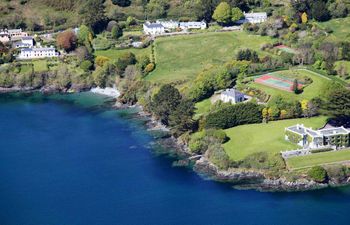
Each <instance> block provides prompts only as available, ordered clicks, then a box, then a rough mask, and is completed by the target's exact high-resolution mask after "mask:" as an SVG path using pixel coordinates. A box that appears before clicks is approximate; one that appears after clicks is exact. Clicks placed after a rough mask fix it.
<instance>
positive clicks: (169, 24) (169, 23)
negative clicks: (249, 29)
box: [143, 12, 267, 36]
mask: <svg viewBox="0 0 350 225" xmlns="http://www.w3.org/2000/svg"><path fill="white" fill-rule="evenodd" d="M266 20H267V13H266V12H258V13H254V12H252V13H244V18H243V19H241V20H239V21H237V23H238V24H243V23H252V24H256V23H263V22H265V21H266ZM206 28H207V23H206V22H205V21H200V22H196V21H192V22H179V21H173V20H157V21H156V22H155V23H151V22H149V21H147V22H146V23H144V24H143V31H144V33H145V34H148V35H154V36H155V35H162V34H164V33H165V32H167V31H172V30H176V29H181V30H183V31H187V30H191V29H206Z"/></svg>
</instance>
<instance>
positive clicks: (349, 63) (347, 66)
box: [335, 60, 350, 83]
mask: <svg viewBox="0 0 350 225" xmlns="http://www.w3.org/2000/svg"><path fill="white" fill-rule="evenodd" d="M340 65H343V66H344V67H345V69H346V70H347V72H348V73H349V74H350V61H344V60H341V61H337V62H335V69H338V68H339V66H340ZM339 78H340V77H339ZM340 79H342V78H340ZM343 80H345V79H343ZM345 81H346V82H347V83H350V79H346V80H345Z"/></svg>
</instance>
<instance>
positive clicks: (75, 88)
mask: <svg viewBox="0 0 350 225" xmlns="http://www.w3.org/2000/svg"><path fill="white" fill-rule="evenodd" d="M90 89H91V86H85V85H75V84H73V85H71V86H70V87H69V88H60V87H58V86H55V85H48V86H42V87H18V86H13V87H0V93H11V92H34V91H39V92H41V93H44V94H53V93H73V92H83V91H88V90H90Z"/></svg>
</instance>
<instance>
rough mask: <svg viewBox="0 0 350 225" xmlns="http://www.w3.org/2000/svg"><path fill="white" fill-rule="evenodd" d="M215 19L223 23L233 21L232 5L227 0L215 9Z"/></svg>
mask: <svg viewBox="0 0 350 225" xmlns="http://www.w3.org/2000/svg"><path fill="white" fill-rule="evenodd" d="M213 19H215V20H216V21H217V22H218V23H222V24H226V23H229V22H231V6H230V5H229V4H228V3H227V2H221V3H220V4H219V5H218V6H217V7H216V9H215V11H214V14H213Z"/></svg>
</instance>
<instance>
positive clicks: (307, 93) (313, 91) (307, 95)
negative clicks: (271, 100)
mask: <svg viewBox="0 0 350 225" xmlns="http://www.w3.org/2000/svg"><path fill="white" fill-rule="evenodd" d="M275 73H277V74H280V75H283V74H288V75H289V76H290V73H292V72H291V71H290V70H285V71H278V72H275ZM297 73H298V74H299V75H305V76H308V77H310V78H311V79H312V80H313V82H312V84H310V85H308V86H307V87H305V88H304V91H303V92H302V93H301V94H298V95H297V94H294V93H292V92H288V91H283V90H279V89H276V88H272V87H268V86H265V85H263V84H257V83H254V82H252V83H251V84H249V85H250V86H251V87H254V88H257V89H261V90H263V91H265V92H266V93H267V94H269V95H271V96H272V97H273V96H276V95H281V96H283V97H285V98H287V99H294V100H302V99H308V100H310V99H312V98H314V97H316V96H319V95H320V94H321V91H322V88H323V86H324V84H325V83H326V82H329V81H330V80H329V79H328V78H326V77H323V76H321V75H316V74H315V73H313V72H311V71H307V70H297ZM272 74H273V73H272Z"/></svg>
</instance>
